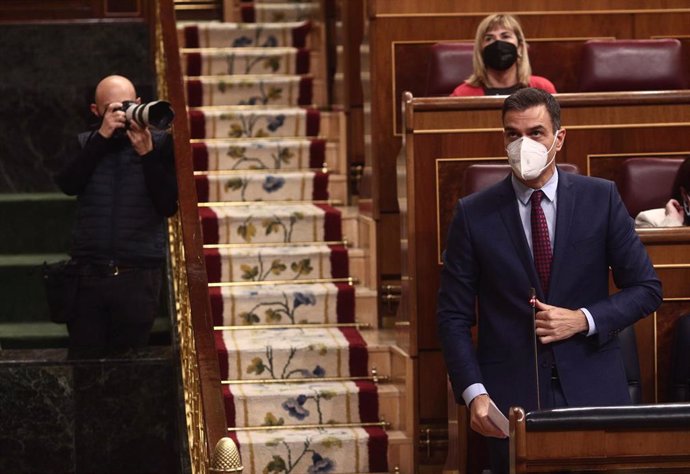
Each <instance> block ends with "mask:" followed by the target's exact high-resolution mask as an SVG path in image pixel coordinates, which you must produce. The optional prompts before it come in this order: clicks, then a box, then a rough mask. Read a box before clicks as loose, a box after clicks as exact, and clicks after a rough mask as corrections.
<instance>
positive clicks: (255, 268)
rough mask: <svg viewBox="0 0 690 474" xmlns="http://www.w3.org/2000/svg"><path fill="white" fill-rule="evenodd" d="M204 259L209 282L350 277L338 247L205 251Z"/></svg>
mask: <svg viewBox="0 0 690 474" xmlns="http://www.w3.org/2000/svg"><path fill="white" fill-rule="evenodd" d="M355 250H356V249H355ZM204 257H205V260H206V272H207V273H208V281H209V282H219V281H221V282H232V281H238V282H253V281H276V282H278V281H280V282H286V281H291V282H292V281H294V282H297V281H298V280H306V281H309V280H314V279H324V278H347V277H348V276H350V275H349V271H348V267H349V262H348V250H347V249H346V248H345V247H342V246H338V245H331V246H328V245H316V244H315V245H304V246H292V247H264V248H262V247H245V248H218V249H208V248H207V249H204Z"/></svg>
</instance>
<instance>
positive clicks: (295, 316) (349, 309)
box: [209, 283, 378, 328]
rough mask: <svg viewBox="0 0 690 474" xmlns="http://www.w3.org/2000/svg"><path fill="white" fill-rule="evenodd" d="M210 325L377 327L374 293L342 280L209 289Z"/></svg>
mask: <svg viewBox="0 0 690 474" xmlns="http://www.w3.org/2000/svg"><path fill="white" fill-rule="evenodd" d="M209 295H210V299H211V313H212V317H213V324H214V325H216V326H244V325H253V326H260V325H262V324H304V323H308V324H311V323H318V324H329V323H353V322H355V321H357V322H358V323H362V324H369V325H370V326H371V327H374V328H375V327H377V326H378V323H377V319H376V292H375V291H372V290H370V289H368V288H365V287H362V286H350V285H347V284H344V283H339V284H333V283H313V284H301V285H261V286H239V287H227V286H226V287H220V288H209Z"/></svg>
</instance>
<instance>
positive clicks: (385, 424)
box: [228, 421, 390, 432]
mask: <svg viewBox="0 0 690 474" xmlns="http://www.w3.org/2000/svg"><path fill="white" fill-rule="evenodd" d="M369 426H380V427H381V428H384V429H385V428H388V427H390V423H388V422H387V421H377V422H369V423H333V424H310V425H277V426H240V427H230V428H228V431H230V432H237V431H271V430H313V429H317V428H364V427H369Z"/></svg>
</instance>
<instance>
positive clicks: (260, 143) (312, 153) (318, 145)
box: [192, 138, 347, 174]
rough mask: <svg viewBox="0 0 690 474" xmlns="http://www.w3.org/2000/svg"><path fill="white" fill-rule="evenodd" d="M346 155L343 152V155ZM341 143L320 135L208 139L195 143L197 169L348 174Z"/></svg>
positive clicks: (194, 155)
mask: <svg viewBox="0 0 690 474" xmlns="http://www.w3.org/2000/svg"><path fill="white" fill-rule="evenodd" d="M343 155H344V154H343ZM345 158H346V157H345V156H342V159H341V156H340V149H339V147H338V144H336V143H331V142H326V141H325V140H322V139H318V138H242V139H208V140H203V141H195V142H193V143H192V159H193V160H194V169H195V170H196V171H224V170H227V171H231V170H243V169H245V170H246V169H250V170H266V171H275V170H286V171H287V170H299V169H316V168H324V167H325V168H327V169H328V170H331V171H334V172H339V173H341V174H345V171H346V165H347V163H344V162H345V161H346V159H345Z"/></svg>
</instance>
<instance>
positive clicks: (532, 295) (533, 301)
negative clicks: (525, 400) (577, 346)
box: [529, 288, 541, 410]
mask: <svg viewBox="0 0 690 474" xmlns="http://www.w3.org/2000/svg"><path fill="white" fill-rule="evenodd" d="M529 292H530V297H529V304H530V305H531V306H532V335H533V336H534V337H533V338H532V340H533V342H534V375H535V376H536V381H537V409H538V410H541V395H540V394H539V352H538V351H537V292H536V290H535V289H534V288H530V289H529Z"/></svg>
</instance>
